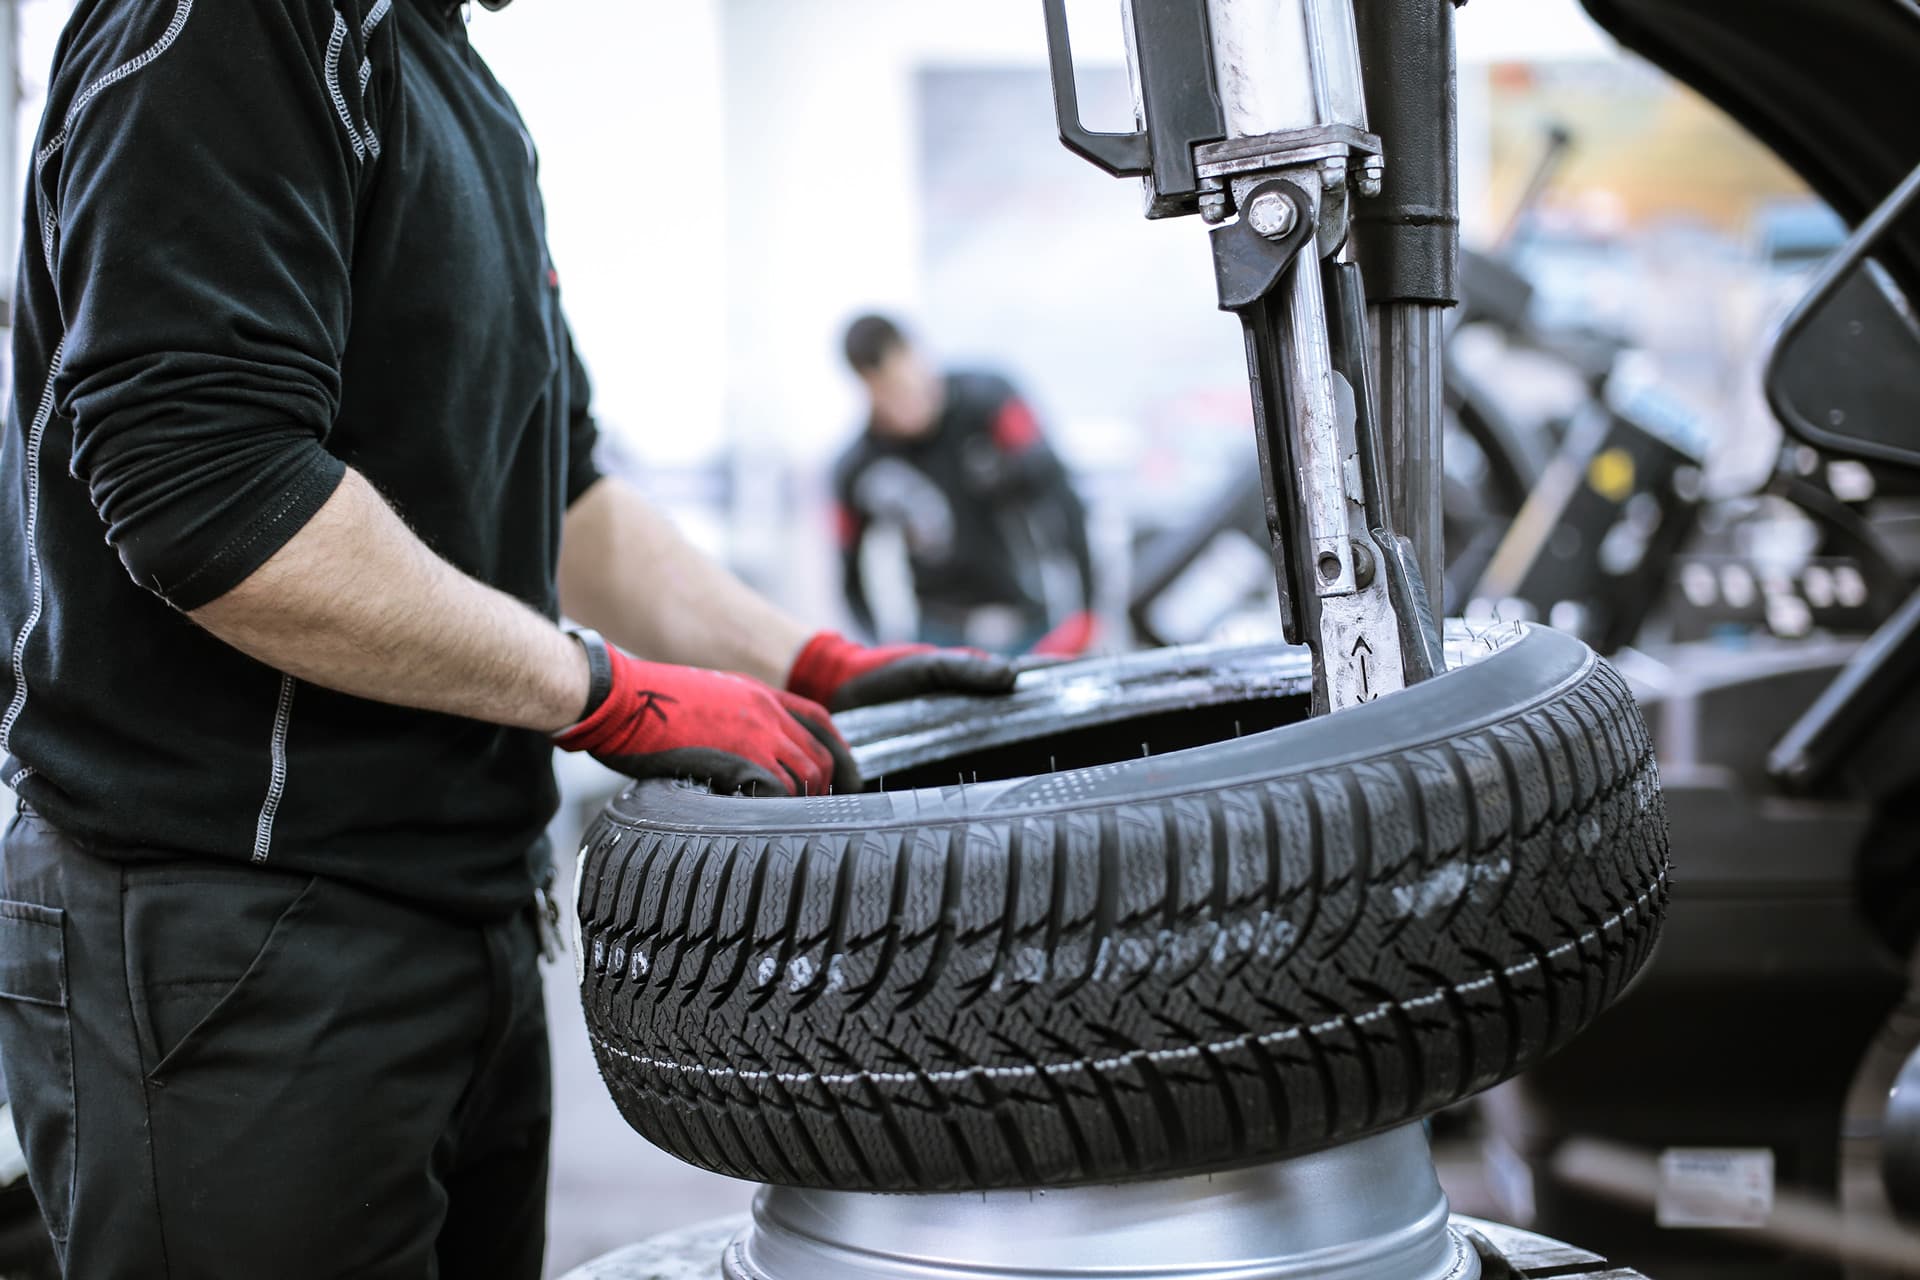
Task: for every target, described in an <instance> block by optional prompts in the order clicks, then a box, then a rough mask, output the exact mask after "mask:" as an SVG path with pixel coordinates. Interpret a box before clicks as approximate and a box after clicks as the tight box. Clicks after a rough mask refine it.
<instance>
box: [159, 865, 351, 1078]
mask: <svg viewBox="0 0 1920 1280" xmlns="http://www.w3.org/2000/svg"><path fill="white" fill-rule="evenodd" d="M313 887H314V879H313V877H312V876H305V875H289V874H285V873H280V872H272V871H265V870H261V869H259V868H252V867H236V868H232V869H228V868H224V867H206V866H200V865H195V866H192V867H161V868H151V869H148V868H139V869H129V870H128V872H127V873H126V879H125V889H124V896H123V898H122V910H123V911H124V913H125V914H124V928H125V930H126V943H127V951H126V954H127V987H128V991H129V993H130V995H131V997H132V1004H133V1022H134V1031H135V1034H136V1035H138V1037H139V1039H140V1054H141V1061H142V1063H143V1066H144V1070H145V1072H146V1076H147V1079H148V1080H149V1081H151V1082H153V1083H155V1084H164V1083H165V1082H166V1080H167V1079H168V1078H169V1077H171V1076H173V1075H176V1074H177V1073H179V1072H181V1071H185V1070H188V1069H190V1068H191V1067H192V1066H193V1064H194V1063H195V1062H196V1061H197V1060H199V1059H200V1057H201V1055H203V1054H204V1053H206V1052H208V1051H209V1050H210V1049H211V1048H213V1047H214V1046H217V1045H218V1044H219V1043H220V1041H221V1038H222V1036H223V1035H225V1034H227V1033H228V1032H229V1031H230V1030H231V1029H233V1028H234V1027H235V1026H236V1024H240V1023H243V1022H244V1021H245V1019H246V1016H247V1011H248V1009H249V1007H250V1005H251V1003H252V1002H253V1001H254V1000H255V998H256V997H258V996H261V995H262V988H263V987H264V985H265V984H266V983H267V980H268V978H269V976H270V973H271V971H272V968H273V965H274V961H275V958H276V957H277V956H278V955H279V954H280V953H281V952H282V950H284V948H285V947H286V945H287V939H288V935H289V934H290V933H291V932H292V931H293V926H294V924H295V922H296V921H297V920H298V919H299V917H300V915H301V913H302V911H303V909H304V908H305V905H306V903H307V902H308V900H309V898H310V896H311V895H312V893H313Z"/></svg>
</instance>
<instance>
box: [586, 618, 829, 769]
mask: <svg viewBox="0 0 1920 1280" xmlns="http://www.w3.org/2000/svg"><path fill="white" fill-rule="evenodd" d="M579 639H580V641H581V643H582V644H584V645H585V646H586V648H587V655H588V662H589V665H590V666H591V667H592V668H593V674H594V686H595V687H594V693H593V695H592V696H590V697H589V707H590V710H589V712H588V715H587V717H586V719H584V720H582V721H581V722H580V723H579V724H576V725H574V726H573V727H572V728H570V729H568V730H566V731H565V732H563V733H561V734H559V735H558V736H557V737H556V738H555V739H554V741H555V742H556V743H558V744H559V746H560V747H561V748H562V749H563V750H567V751H585V752H589V753H590V754H591V755H592V756H593V758H594V759H596V760H598V761H599V762H600V763H601V764H604V765H606V766H607V767H608V768H610V769H615V770H618V771H619V772H621V773H624V774H626V775H627V776H628V777H630V778H688V779H691V780H693V781H696V782H709V783H711V785H712V786H713V789H714V790H716V791H722V792H731V791H746V792H748V793H750V794H758V795H767V794H771V795H796V796H801V795H813V796H823V795H826V794H827V793H828V792H829V791H830V790H834V789H838V790H841V791H858V790H859V789H860V771H859V769H858V768H856V767H855V765H854V763H853V756H852V754H851V753H850V752H849V751H848V750H847V744H846V743H845V741H843V740H842V739H841V737H840V734H839V732H838V731H837V730H836V729H834V727H833V721H832V720H831V719H830V718H828V716H827V713H826V710H825V709H824V708H822V707H819V706H816V705H815V704H813V703H811V702H809V701H807V700H806V699H804V698H800V697H796V696H795V695H794V694H791V693H787V692H784V691H782V690H778V689H770V688H768V687H767V686H766V685H763V684H761V683H760V682H759V681H757V680H751V679H748V678H747V677H745V676H736V675H728V674H726V673H724V672H718V671H703V670H700V669H698V668H695V667H680V666H673V665H670V664H668V663H664V662H643V661H641V660H640V659H638V658H636V657H633V656H632V655H631V654H628V653H624V652H622V651H621V650H619V649H615V648H613V647H612V646H610V645H608V644H607V643H606V642H605V641H604V640H601V639H600V638H599V637H598V636H595V635H591V634H583V635H581V636H580V637H579ZM596 698H597V705H594V703H595V699H596Z"/></svg>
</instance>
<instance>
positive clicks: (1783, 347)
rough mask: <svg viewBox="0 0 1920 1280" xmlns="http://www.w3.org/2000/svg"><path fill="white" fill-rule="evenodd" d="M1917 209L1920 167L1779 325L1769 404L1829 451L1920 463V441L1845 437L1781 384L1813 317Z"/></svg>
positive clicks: (1800, 433)
mask: <svg viewBox="0 0 1920 1280" xmlns="http://www.w3.org/2000/svg"><path fill="white" fill-rule="evenodd" d="M1916 207H1920V168H1916V169H1915V170H1914V171H1913V172H1912V173H1910V174H1909V175H1907V178H1906V180H1905V181H1903V182H1902V183H1901V184H1900V185H1899V186H1898V187H1896V188H1895V189H1894V191H1893V194H1891V195H1889V196H1888V197H1887V198H1886V199H1885V200H1884V201H1882V202H1881V204H1880V206H1879V207H1878V208H1877V209H1875V210H1874V211H1873V212H1872V213H1871V214H1870V215H1868V217H1867V219H1866V221H1864V222H1862V223H1861V224H1860V225H1859V226H1858V227H1857V228H1855V229H1854V232H1853V235H1852V236H1850V237H1849V238H1848V240H1847V242H1846V244H1845V245H1844V246H1842V247H1841V249H1840V251H1839V252H1838V253H1836V254H1834V255H1833V257H1832V258H1831V259H1829V260H1828V261H1827V263H1826V265H1825V266H1823V267H1821V269H1820V274H1819V275H1818V276H1816V277H1815V278H1814V283H1813V287H1812V288H1811V289H1809V290H1808V291H1807V296H1806V297H1805V298H1803V299H1801V301H1800V305H1799V306H1797V307H1795V308H1794V309H1793V312H1792V314H1791V315H1789V316H1788V317H1787V320H1786V323H1784V324H1783V325H1781V326H1780V335H1779V337H1777V338H1776V339H1775V340H1774V344H1773V353H1772V355H1770V356H1769V357H1768V359H1767V369H1766V376H1765V386H1766V389H1767V403H1768V404H1769V406H1771V407H1772V409H1773V412H1774V415H1775V416H1776V417H1778V418H1779V419H1780V422H1781V424H1782V425H1783V426H1785V427H1786V428H1787V430H1788V431H1789V432H1790V433H1791V434H1793V435H1795V436H1797V437H1799V438H1800V439H1802V440H1804V441H1806V442H1807V443H1808V444H1811V445H1813V446H1815V447H1816V448H1821V449H1829V450H1832V451H1833V452H1835V453H1838V454H1842V455H1845V456H1849V457H1861V458H1871V459H1874V460H1876V461H1880V462H1893V463H1900V464H1903V465H1907V466H1912V465H1914V464H1915V462H1916V461H1920V439H1917V440H1916V441H1915V443H1914V445H1913V447H1911V448H1906V449H1901V448H1896V447H1893V446H1888V445H1881V444H1878V443H1876V442H1874V441H1871V440H1861V439H1858V438H1856V437H1853V436H1845V435H1840V434H1838V433H1837V432H1834V431H1831V430H1829V429H1828V428H1827V427H1825V426H1822V425H1821V424H1819V423H1817V422H1814V421H1813V420H1812V419H1811V418H1809V417H1807V416H1806V415H1805V414H1804V413H1802V412H1801V411H1800V409H1799V407H1798V406H1797V405H1795V404H1793V403H1792V402H1791V401H1789V400H1788V399H1787V396H1786V392H1785V391H1784V389H1783V386H1782V383H1783V377H1782V374H1783V369H1782V364H1783V361H1784V359H1785V356H1786V353H1787V352H1789V351H1790V350H1791V349H1792V347H1793V345H1794V343H1795V342H1797V341H1798V340H1799V339H1800V338H1801V337H1803V336H1804V335H1805V333H1806V331H1807V329H1808V327H1809V326H1810V325H1811V324H1812V323H1813V320H1814V317H1815V316H1817V315H1819V314H1820V311H1821V310H1822V309H1823V308H1824V307H1826V306H1827V305H1828V304H1829V303H1831V302H1832V301H1833V300H1834V299H1835V298H1836V297H1837V296H1838V295H1839V293H1840V291H1841V289H1842V287H1843V286H1845V285H1846V284H1847V283H1848V281H1850V280H1851V279H1853V275H1854V272H1855V271H1857V270H1859V269H1860V268H1861V267H1862V266H1863V265H1864V264H1866V263H1867V261H1868V259H1869V257H1870V256H1871V255H1872V253H1873V251H1874V249H1875V248H1876V247H1877V246H1878V245H1879V244H1880V243H1881V241H1883V240H1884V239H1886V237H1887V236H1888V235H1889V234H1891V233H1892V232H1893V231H1894V229H1895V228H1896V227H1898V226H1899V223H1900V220H1901V218H1902V217H1904V216H1905V215H1906V214H1907V213H1908V212H1909V211H1910V210H1912V209H1914V208H1916Z"/></svg>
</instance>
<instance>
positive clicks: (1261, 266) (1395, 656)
mask: <svg viewBox="0 0 1920 1280" xmlns="http://www.w3.org/2000/svg"><path fill="white" fill-rule="evenodd" d="M1045 7H1046V12H1047V21H1048V36H1049V42H1050V45H1051V51H1052V60H1053V76H1054V90H1055V103H1056V107H1057V109H1058V112H1059V117H1060V132H1061V138H1062V140H1063V141H1064V142H1065V143H1066V144H1067V146H1068V147H1069V148H1070V149H1072V150H1073V151H1075V152H1077V153H1078V154H1080V155H1082V156H1084V157H1086V158H1087V159H1089V160H1092V161H1093V162H1094V163H1095V164H1097V165H1099V166H1100V167H1101V168H1104V169H1106V170H1107V171H1108V172H1110V173H1113V174H1116V175H1120V176H1138V177H1142V178H1144V179H1145V180H1146V184H1147V215H1148V216H1149V217H1154V218H1162V217H1173V216H1178V215H1181V214H1187V213H1198V214H1200V216H1201V218H1202V219H1203V220H1204V221H1205V222H1207V223H1209V224H1211V225H1212V226H1213V228H1214V230H1213V232H1212V242H1213V255H1214V265H1215V275H1216V281H1217V284H1218V288H1219V300H1220V305H1221V307H1222V309H1224V310H1228V311H1232V312H1233V313H1235V314H1236V315H1238V316H1239V317H1240V319H1241V322H1242V326H1243V328H1244V329H1245V333H1246V347H1247V368H1248V376H1249V379H1250V382H1251V384H1252V398H1253V409H1254V419H1255V432H1256V442H1257V445H1258V457H1259V465H1260V471H1261V476H1262V481H1263V485H1264V490H1265V499H1266V515H1267V525H1268V529H1269V531H1270V533H1271V535H1272V548H1273V559H1274V576H1275V581H1276V584H1277V586H1278V590H1279V598H1280V612H1281V616H1282V622H1283V626H1284V629H1285V632H1286V635H1287V637H1288V639H1289V640H1292V641H1294V642H1296V643H1304V644H1306V645H1307V646H1308V647H1309V648H1310V649H1311V650H1312V651H1313V655H1314V707H1315V710H1316V711H1317V712H1327V711H1338V710H1340V709H1342V708H1344V707H1350V706H1354V705H1357V704H1359V703H1363V702H1369V701H1372V700H1373V699H1375V698H1378V697H1380V696H1382V695H1383V694H1387V693H1391V692H1394V691H1395V690H1398V689H1401V688H1404V687H1406V686H1407V685H1409V684H1412V683H1415V682H1417V681H1419V680H1423V679H1426V678H1427V677H1429V676H1431V675H1434V674H1436V673H1437V672H1438V671H1439V670H1440V669H1441V666H1442V659H1441V656H1440V645H1439V633H1438V628H1437V627H1436V626H1435V624H1434V621H1433V618H1432V610H1431V607H1430V605H1429V603H1428V599H1427V587H1426V584H1427V583H1429V582H1438V581H1439V577H1438V568H1437V564H1438V556H1439V548H1438V525H1437V520H1438V507H1437V499H1436V501H1435V502H1433V503H1427V504H1426V505H1425V506H1423V505H1421V504H1420V503H1419V502H1417V501H1410V500H1408V499H1407V497H1406V495H1407V494H1409V493H1411V494H1422V493H1426V492H1427V491H1429V490H1432V491H1433V492H1434V493H1436V494H1437V491H1438V464H1439V459H1438V450H1437V447H1430V448H1415V447H1413V446H1411V445H1405V444H1403V445H1401V446H1399V447H1398V448H1395V447H1394V446H1393V443H1392V441H1390V440H1383V439H1382V426H1383V424H1382V422H1381V419H1380V412H1379V409H1378V407H1377V406H1378V405H1379V403H1380V396H1379V394H1378V392H1379V389H1380V385H1381V381H1384V385H1385V386H1386V387H1387V388H1388V390H1389V391H1390V393H1392V394H1393V395H1395V396H1397V397H1399V398H1400V400H1401V401H1402V402H1404V401H1405V400H1406V398H1407V397H1406V396H1405V395H1404V394H1403V393H1402V391H1401V388H1402V386H1403V383H1404V382H1405V381H1406V376H1405V371H1403V370H1402V369H1401V368H1400V365H1399V362H1400V361H1401V360H1402V359H1403V358H1413V359H1415V360H1416V361H1417V360H1418V359H1419V358H1422V357H1426V356H1430V357H1431V360H1432V361H1433V362H1434V368H1435V380H1434V388H1435V394H1436V395H1437V394H1438V392H1437V388H1438V381H1437V360H1438V351H1437V346H1436V347H1435V348H1434V349H1433V350H1432V351H1431V352H1429V351H1428V350H1427V348H1425V347H1424V346H1422V345H1421V344H1420V343H1418V342H1413V343H1410V344H1407V345H1406V347H1405V352H1404V353H1403V352H1402V351H1401V350H1399V349H1397V348H1392V347H1390V348H1388V349H1383V351H1382V353H1381V354H1382V358H1383V359H1385V360H1386V361H1387V363H1388V364H1389V365H1390V366H1392V371H1391V373H1390V375H1389V376H1387V377H1385V378H1384V379H1383V380H1380V381H1377V380H1376V378H1375V376H1374V371H1373V365H1374V358H1375V357H1374V346H1375V344H1374V342H1373V341H1372V340H1371V338H1370V336H1369V332H1368V322H1367V316H1366V300H1367V296H1368V295H1367V291H1366V289H1365V287H1364V286H1363V284H1362V281H1361V272H1360V268H1359V266H1358V265H1357V264H1356V263H1355V262H1353V261H1352V260H1351V254H1350V250H1349V245H1348V238H1349V231H1350V230H1351V228H1352V224H1353V212H1352V211H1353V208H1354V202H1355V200H1356V199H1361V200H1364V199H1371V198H1375V197H1380V196H1381V195H1382V193H1383V192H1384V191H1385V190H1386V187H1385V174H1386V173H1387V172H1390V164H1389V163H1388V159H1390V158H1383V157H1382V154H1381V143H1380V139H1379V138H1377V137H1376V136H1375V135H1374V134H1372V133H1371V132H1369V130H1368V121H1367V95H1366V92H1365V89H1364V87H1363V83H1362V64H1361V43H1360V38H1359V33H1358V30H1357V28H1356V23H1355V12H1354V5H1353V0H1132V3H1130V4H1128V5H1127V6H1126V21H1127V26H1128V31H1127V34H1128V37H1129V39H1128V50H1129V59H1128V62H1129V68H1130V70H1131V72H1132V76H1133V86H1134V100H1135V106H1136V116H1137V122H1138V125H1139V128H1138V130H1137V131H1136V132H1134V133H1132V134H1094V133H1091V132H1089V131H1088V130H1087V129H1086V128H1085V127H1084V126H1083V125H1082V124H1081V123H1080V120H1079V109H1078V102H1077V99H1076V96H1075V94H1074V89H1073V63H1072V53H1071V48H1070V45H1069V40H1068V33H1067V22H1066V5H1065V0H1045ZM1424 51H1425V50H1423V51H1422V52H1424ZM1448 53H1449V54H1450V49H1449V50H1448ZM1443 79H1444V82H1445V83H1447V84H1448V85H1450V84H1451V82H1452V71H1451V58H1450V56H1449V58H1448V59H1447V67H1446V69H1445V73H1444V76H1443ZM1389 96H1391V95H1389ZM1427 109H1429V110H1430V109H1431V107H1428V108H1427ZM1450 130H1451V126H1448V136H1449V137H1450V136H1451V132H1450ZM1448 157H1449V163H1450V159H1451V152H1450V151H1449V152H1448ZM1450 180H1451V171H1450V169H1449V181H1450ZM1448 274H1449V278H1450V276H1451V266H1449V270H1448ZM1395 280H1396V287H1398V285H1399V284H1400V283H1402V282H1401V281H1400V280H1399V278H1398V276H1396V277H1395ZM1395 314H1397V312H1396V313H1395ZM1436 332H1437V326H1436ZM1413 368H1414V382H1415V384H1416V385H1418V386H1420V387H1424V386H1425V385H1426V382H1425V375H1424V374H1423V373H1421V372H1419V370H1420V368H1421V366H1418V365H1417V364H1416V365H1415V366H1414V367H1413ZM1437 415H1438V408H1437V406H1436V408H1435V414H1434V418H1435V421H1436V422H1437V420H1438V419H1437ZM1412 420H1413V419H1412V415H1410V414H1409V413H1407V412H1405V411H1402V412H1400V413H1399V414H1398V417H1397V418H1390V419H1389V421H1399V422H1401V423H1402V424H1403V430H1410V429H1414V428H1408V427H1406V426H1405V425H1404V424H1406V423H1408V422H1410V421H1412ZM1433 430H1434V432H1435V433H1436V437H1435V438H1436V445H1437V427H1435V428H1433ZM1424 438H1425V437H1422V439H1424ZM1396 496H1398V498H1399V501H1400V505H1402V506H1405V507H1406V508H1407V509H1408V510H1409V511H1410V512H1411V514H1412V518H1413V519H1414V520H1415V521H1426V520H1431V522H1432V523H1433V524H1434V528H1433V530H1432V531H1431V532H1430V535H1423V536H1424V543H1425V545H1422V541H1421V538H1420V537H1416V538H1415V539H1414V540H1409V539H1408V538H1406V537H1403V536H1402V533H1403V532H1404V530H1403V529H1402V528H1401V522H1400V519H1399V517H1398V516H1397V515H1396V512H1395V501H1396ZM1426 560H1431V561H1432V562H1433V563H1434V565H1435V567H1434V568H1431V569H1429V568H1427V567H1426V565H1425V564H1424V563H1423V561H1426Z"/></svg>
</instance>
